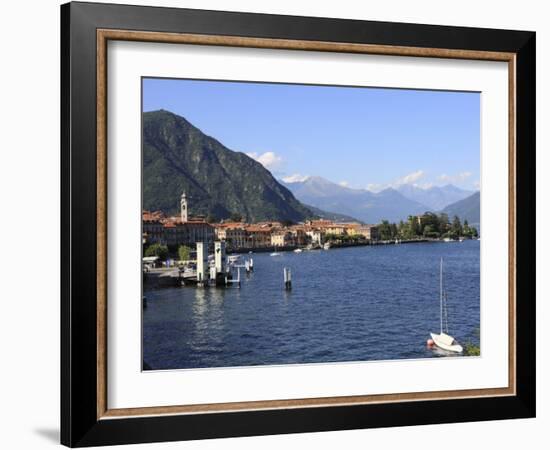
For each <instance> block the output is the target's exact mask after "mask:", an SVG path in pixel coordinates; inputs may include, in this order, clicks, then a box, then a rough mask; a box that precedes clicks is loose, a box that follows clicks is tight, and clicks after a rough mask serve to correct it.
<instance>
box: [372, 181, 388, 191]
mask: <svg viewBox="0 0 550 450" xmlns="http://www.w3.org/2000/svg"><path fill="white" fill-rule="evenodd" d="M387 187H389V185H387V184H380V183H369V184H367V191H371V192H380V191H383V190H384V189H386V188H387Z"/></svg>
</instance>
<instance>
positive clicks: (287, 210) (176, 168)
mask: <svg viewBox="0 0 550 450" xmlns="http://www.w3.org/2000/svg"><path fill="white" fill-rule="evenodd" d="M183 191H185V192H186V193H187V196H188V198H189V203H190V208H189V209H190V213H191V215H193V214H203V215H210V216H213V217H215V218H217V219H224V218H228V217H230V216H231V215H232V214H238V215H240V216H242V218H243V219H245V220H248V221H251V222H256V221H261V220H291V221H301V220H304V219H305V218H307V217H311V216H312V212H311V211H309V210H308V209H307V208H306V207H305V206H304V205H303V204H302V203H300V202H299V201H298V200H296V198H295V197H294V195H293V194H292V193H291V192H290V191H289V190H288V189H287V188H286V187H284V186H282V185H281V184H280V183H279V182H278V181H277V180H276V179H275V178H274V177H273V176H272V175H271V173H270V172H269V171H268V170H267V169H265V168H264V167H263V166H262V165H261V164H260V163H258V162H257V161H255V160H254V159H252V158H250V157H249V156H247V155H245V154H244V153H240V152H235V151H232V150H229V149H228V148H227V147H225V146H224V145H222V144H221V143H220V142H218V141H217V140H216V139H214V138H211V137H210V136H207V135H205V134H204V133H202V131H201V130H199V129H198V128H196V127H194V126H193V125H191V124H190V123H189V122H188V121H187V120H185V119H184V118H183V117H180V116H177V115H176V114H173V113H171V112H168V111H164V110H160V111H152V112H146V113H144V114H143V208H144V209H149V210H157V209H160V210H163V211H165V212H167V213H176V212H178V211H179V209H178V208H179V198H180V196H181V194H182V192H183Z"/></svg>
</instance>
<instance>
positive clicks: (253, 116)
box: [143, 78, 480, 191]
mask: <svg viewBox="0 0 550 450" xmlns="http://www.w3.org/2000/svg"><path fill="white" fill-rule="evenodd" d="M479 102H480V96H479V94H478V93H464V92H441V91H418V90H405V89H377V88H362V87H361V88H357V87H335V86H306V85H287V84H272V83H269V84H264V83H242V82H217V81H200V80H198V81H194V80H174V79H150V78H147V79H144V80H143V110H144V111H153V110H157V109H166V110H169V111H172V112H174V113H176V114H178V115H181V116H183V117H185V118H186V119H187V120H188V121H190V122H191V123H192V124H193V125H195V126H196V127H198V128H199V129H201V130H202V131H203V132H204V133H206V134H208V135H210V136H212V137H214V138H216V139H218V140H219V141H220V142H221V143H222V144H224V145H225V146H226V147H228V148H230V149H231V150H235V151H241V152H244V153H247V154H249V155H250V156H252V157H254V158H255V159H257V160H258V161H260V162H261V163H262V164H264V166H266V167H267V168H268V169H269V170H270V171H271V172H272V173H273V174H274V175H275V176H276V177H278V178H282V179H286V180H292V179H294V180H298V179H303V177H305V176H311V175H319V176H322V177H324V178H327V179H329V180H331V181H333V182H336V183H340V184H342V185H345V186H349V187H353V188H367V189H371V190H375V191H376V190H380V189H383V188H386V187H389V186H393V187H397V186H399V185H400V184H416V185H418V186H420V187H429V186H432V185H445V184H449V183H451V184H454V185H456V186H459V187H462V188H465V189H477V188H478V186H479V170H480V168H479V160H480V103H479Z"/></svg>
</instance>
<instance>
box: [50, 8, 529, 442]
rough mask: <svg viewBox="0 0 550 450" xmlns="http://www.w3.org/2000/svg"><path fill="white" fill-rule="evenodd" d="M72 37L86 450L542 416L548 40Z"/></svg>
mask: <svg viewBox="0 0 550 450" xmlns="http://www.w3.org/2000/svg"><path fill="white" fill-rule="evenodd" d="M61 19H62V20H61V22H62V30H61V35H62V42H61V53H62V80H61V82H62V98H61V107H62V108H61V110H62V130H61V133H62V135H61V137H62V158H61V165H62V167H61V169H62V170H61V171H62V198H61V200H62V248H61V254H62V280H61V282H62V299H61V301H62V317H61V324H62V326H61V334H62V345H61V354H62V379H61V383H62V398H61V405H62V414H61V416H62V424H61V428H62V434H61V439H62V443H63V444H65V445H68V446H91V445H107V444H123V443H138V442H155V441H169V440H185V439H203V438H213V437H228V436H247V435H262V434H276V433H294V432H310V431H325V430H343V429H352V428H367V427H385V426H399V425H415V424H428V423H445V422H463V421H479V420H493V419H509V418H519V417H524V418H525V417H533V416H534V415H535V302H534V295H535V279H534V278H535V271H534V265H535V233H534V228H535V225H534V223H535V221H534V218H535V190H534V187H535V178H534V173H535V171H534V167H535V166H534V165H535V83H534V81H535V33H533V32H527V31H508V30H490V29H475V28H458V27H445V26H428V25H416V24H399V23H382V22H367V21H351V20H340V19H324V18H308V17H291V16H275V15H260V14H248V13H229V12H214V11H201V10H189V9H169V8H152V7H136V6H125V5H109V4H93V3H69V4H66V5H63V6H62V8H61Z"/></svg>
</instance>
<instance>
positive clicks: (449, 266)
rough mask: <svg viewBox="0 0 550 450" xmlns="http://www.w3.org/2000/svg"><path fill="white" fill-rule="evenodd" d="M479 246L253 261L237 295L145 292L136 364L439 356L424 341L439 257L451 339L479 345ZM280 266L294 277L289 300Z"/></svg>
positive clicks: (435, 324) (433, 319) (265, 256)
mask: <svg viewBox="0 0 550 450" xmlns="http://www.w3.org/2000/svg"><path fill="white" fill-rule="evenodd" d="M479 244H480V243H479V241H464V242H462V243H458V242H452V243H443V242H434V243H417V244H401V245H380V246H366V247H351V248H342V249H331V250H328V251H323V250H316V251H311V252H303V253H299V254H296V253H292V252H288V253H282V254H281V256H270V255H269V253H256V254H254V255H251V256H252V257H253V258H254V272H253V273H252V274H251V275H250V276H249V277H247V276H244V271H242V269H241V271H242V272H241V278H242V283H241V288H240V289H239V288H236V287H230V288H226V289H225V288H207V289H201V288H196V287H182V288H170V289H162V290H155V291H148V292H147V293H146V295H147V308H145V309H144V310H143V359H144V361H145V362H146V363H147V364H148V365H149V366H150V367H151V368H152V369H183V368H205V367H229V366H251V365H261V364H293V363H316V362H337V361H369V360H387V359H403V358H430V357H435V356H438V354H437V353H436V352H434V351H433V350H430V349H428V348H427V347H426V340H427V339H428V338H429V333H430V332H436V333H438V332H439V317H440V316H439V261H440V258H441V257H443V258H444V284H445V288H446V290H447V292H448V317H449V333H450V334H451V335H453V336H454V337H455V338H456V339H457V340H458V341H459V342H461V343H462V344H464V343H465V342H467V341H471V342H473V343H475V344H479V338H478V333H476V331H478V329H479V323H480V320H479V279H480V271H479V254H480V253H479ZM248 256H249V255H243V257H244V258H247V257H248ZM283 267H290V268H291V270H292V290H291V291H290V292H288V291H285V290H284V285H283Z"/></svg>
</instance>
